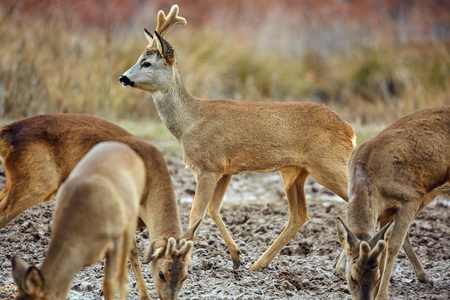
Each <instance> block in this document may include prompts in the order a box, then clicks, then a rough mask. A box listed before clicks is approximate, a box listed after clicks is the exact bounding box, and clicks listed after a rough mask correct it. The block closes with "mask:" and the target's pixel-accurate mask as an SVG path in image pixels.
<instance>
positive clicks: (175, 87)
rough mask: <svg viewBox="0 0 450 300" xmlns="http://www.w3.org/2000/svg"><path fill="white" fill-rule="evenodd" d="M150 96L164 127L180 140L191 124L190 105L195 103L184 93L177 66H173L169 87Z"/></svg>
mask: <svg viewBox="0 0 450 300" xmlns="http://www.w3.org/2000/svg"><path fill="white" fill-rule="evenodd" d="M152 95H153V100H154V101H155V104H156V109H157V110H158V114H159V116H160V118H161V120H162V121H163V123H164V125H166V127H167V129H169V131H170V132H171V133H172V134H173V135H174V136H175V137H176V138H177V139H178V140H180V138H181V136H182V135H183V132H184V130H185V129H186V128H187V127H188V126H189V125H190V124H191V123H192V119H193V116H192V111H193V109H192V108H193V107H192V105H194V103H193V102H195V101H194V98H193V97H192V96H191V95H189V93H188V92H187V91H186V89H185V87H184V84H183V80H182V78H181V74H180V71H179V69H178V67H177V66H174V75H173V77H172V81H171V83H170V85H169V86H168V87H167V88H166V89H162V90H159V91H157V92H155V93H153V94H152Z"/></svg>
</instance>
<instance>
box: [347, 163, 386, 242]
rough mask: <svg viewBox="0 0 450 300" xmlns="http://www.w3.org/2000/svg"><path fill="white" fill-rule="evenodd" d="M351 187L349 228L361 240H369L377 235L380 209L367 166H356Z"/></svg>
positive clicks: (351, 179)
mask: <svg viewBox="0 0 450 300" xmlns="http://www.w3.org/2000/svg"><path fill="white" fill-rule="evenodd" d="M349 187H350V189H349V198H350V199H349V202H348V206H347V224H348V228H349V229H350V230H351V231H352V232H353V233H355V235H356V236H357V237H358V238H359V239H361V240H369V239H370V238H371V237H372V236H374V235H375V233H376V230H377V225H378V224H377V222H378V216H379V213H378V212H379V210H380V208H379V205H378V203H377V201H376V196H375V192H376V191H375V189H374V186H373V184H372V182H371V179H370V175H369V172H368V171H367V170H366V168H365V164H360V163H358V164H357V165H356V166H355V168H354V173H353V176H351V178H350V185H349Z"/></svg>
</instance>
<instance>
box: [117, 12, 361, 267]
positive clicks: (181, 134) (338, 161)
mask: <svg viewBox="0 0 450 300" xmlns="http://www.w3.org/2000/svg"><path fill="white" fill-rule="evenodd" d="M174 11H175V14H174V13H172V12H174ZM177 13H178V7H175V6H174V7H172V10H171V14H170V15H171V16H173V15H175V16H176V14H177ZM178 18H179V17H178ZM145 33H146V36H147V39H148V40H149V43H150V44H149V45H148V46H147V48H146V50H145V51H144V53H143V54H142V55H141V57H140V58H139V59H138V62H137V63H136V65H135V66H133V67H132V68H131V69H129V70H128V71H127V72H125V73H124V75H123V76H121V78H120V81H121V83H122V84H123V85H124V86H132V87H135V88H138V89H142V90H145V91H148V92H150V93H152V95H153V99H154V101H155V103H156V107H157V109H158V113H159V115H160V117H161V119H162V121H163V122H164V124H165V125H166V126H167V128H168V129H169V130H170V131H171V132H172V134H173V135H174V136H175V137H176V138H177V139H178V140H179V141H180V144H181V148H182V155H183V159H184V161H185V163H186V167H188V168H190V169H191V170H192V171H193V172H194V174H195V176H196V180H197V190H196V193H195V198H194V202H193V206H192V210H191V216H190V222H191V224H194V223H195V222H197V221H198V220H200V219H202V218H203V216H204V214H205V212H206V208H207V207H208V210H209V214H210V216H211V218H212V219H213V220H214V222H215V223H216V225H217V227H218V228H219V231H220V233H221V235H222V237H223V238H224V240H225V242H226V244H227V247H228V249H229V251H230V254H231V257H232V260H233V262H234V267H235V268H237V267H238V266H239V265H240V260H239V250H238V247H237V245H236V244H235V242H234V241H233V239H232V238H231V236H230V234H229V233H228V230H227V229H226V227H225V224H224V223H223V221H222V219H221V217H220V215H219V210H220V206H221V203H222V198H223V196H224V194H225V191H226V188H227V187H228V184H229V182H230V180H231V176H232V175H234V174H239V173H248V172H273V171H279V172H280V173H281V176H282V179H283V183H284V187H285V189H286V195H287V199H288V203H289V207H290V216H289V223H288V225H287V227H286V228H285V230H284V231H283V232H282V233H281V235H280V237H279V238H278V239H277V240H276V241H275V242H274V244H273V245H272V246H271V247H270V248H269V249H268V250H267V251H266V252H265V253H264V255H263V256H262V257H261V258H260V259H259V260H258V261H257V262H256V263H255V264H253V265H252V266H251V269H259V268H264V267H266V266H267V265H268V264H269V263H270V262H271V261H272V260H273V259H274V257H275V256H276V255H277V253H278V252H279V251H280V250H281V249H282V247H284V245H286V243H288V242H289V240H290V239H291V238H292V237H293V236H294V235H295V234H296V233H297V231H298V230H299V229H300V227H301V226H302V225H303V224H304V222H306V220H307V218H308V215H307V207H306V199H305V193H304V183H305V180H306V177H307V176H308V175H309V174H310V175H312V176H313V177H314V178H315V179H316V180H317V181H318V182H319V183H320V184H322V185H324V186H326V187H327V188H329V189H330V190H332V191H333V192H335V193H336V194H337V195H339V196H340V197H342V198H343V199H344V200H348V196H347V183H348V175H347V164H348V160H349V157H350V154H351V152H352V150H353V148H354V146H355V135H354V133H353V130H352V128H351V126H350V125H349V124H347V123H346V122H345V121H343V120H342V119H341V118H340V117H339V116H338V115H336V114H335V113H333V112H332V111H331V110H329V109H328V108H327V107H325V106H323V105H319V104H314V103H243V102H238V101H231V100H202V99H198V98H195V97H192V96H191V95H189V93H188V92H187V91H186V89H185V88H184V85H183V82H182V79H181V72H180V70H179V67H178V63H177V60H176V57H175V54H174V50H173V49H172V47H171V46H170V45H169V44H168V43H167V41H166V40H164V39H163V38H162V37H161V36H160V33H161V31H160V30H158V28H157V30H156V32H155V37H154V38H153V37H152V36H151V35H150V34H149V33H148V31H145Z"/></svg>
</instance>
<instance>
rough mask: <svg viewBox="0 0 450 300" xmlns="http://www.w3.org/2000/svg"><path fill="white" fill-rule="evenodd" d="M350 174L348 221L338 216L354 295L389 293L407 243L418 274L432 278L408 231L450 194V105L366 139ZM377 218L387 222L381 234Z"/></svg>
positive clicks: (375, 296) (352, 161)
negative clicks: (431, 205)
mask: <svg viewBox="0 0 450 300" xmlns="http://www.w3.org/2000/svg"><path fill="white" fill-rule="evenodd" d="M349 176H350V182H349V196H350V200H349V204H348V208H347V226H346V225H344V223H343V222H342V220H338V222H337V228H338V236H339V240H340V242H341V244H342V246H343V247H344V251H345V256H346V262H345V264H346V266H345V274H346V278H347V281H348V284H349V287H350V292H351V293H352V295H353V298H354V299H378V300H382V299H383V300H384V299H387V298H388V289H389V280H390V278H391V273H392V268H393V265H394V260H395V258H396V257H397V253H398V251H399V250H400V247H401V246H402V244H403V245H404V246H403V247H404V249H405V252H406V254H407V256H408V258H409V259H410V261H411V263H412V264H413V267H414V271H415V273H416V276H417V277H418V278H419V280H421V281H423V282H428V276H427V274H426V272H425V270H424V269H423V267H422V265H421V264H420V261H419V260H418V258H417V256H416V255H415V253H414V251H413V250H412V248H411V245H410V243H409V239H408V230H409V227H410V225H411V223H412V221H413V220H414V218H415V217H416V216H417V214H418V213H419V212H420V211H421V210H422V209H423V208H425V207H426V206H427V205H428V204H429V203H430V202H431V201H432V200H433V199H434V198H435V196H437V195H445V196H450V193H448V191H449V188H448V184H449V183H450V106H443V107H436V108H430V109H424V110H420V111H417V112H414V113H412V114H410V115H407V116H405V117H403V118H401V119H399V120H397V121H396V122H394V123H393V124H392V125H390V126H389V127H387V128H386V129H385V130H383V131H382V132H381V133H379V134H378V135H377V136H375V137H373V138H372V139H370V140H369V141H367V142H365V143H363V144H361V145H360V146H359V147H358V148H357V149H356V150H355V152H354V153H353V155H352V157H351V159H350V164H349ZM391 220H392V221H391ZM389 221H391V223H389V224H387V225H386V226H384V225H385V224H386V223H388V222H389ZM377 223H380V224H381V226H384V228H383V230H381V231H380V232H379V233H378V234H376V230H377Z"/></svg>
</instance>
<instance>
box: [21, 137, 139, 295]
mask: <svg viewBox="0 0 450 300" xmlns="http://www.w3.org/2000/svg"><path fill="white" fill-rule="evenodd" d="M145 176H146V175H145V166H144V162H143V161H142V159H141V158H140V157H139V156H138V155H137V154H136V152H134V151H133V150H132V149H131V148H129V147H128V146H126V145H125V144H121V143H117V142H103V143H100V144H97V145H96V146H95V147H94V148H92V150H91V151H89V152H88V153H87V154H86V156H85V157H84V158H82V159H81V160H80V162H79V163H78V164H77V165H76V166H75V168H74V169H73V171H72V173H70V175H69V177H68V178H67V180H66V181H65V182H64V183H63V184H62V185H61V188H60V189H59V191H58V193H57V196H56V198H57V202H56V208H55V213H54V215H53V222H52V240H51V242H50V246H49V249H48V252H47V254H46V257H45V260H44V263H43V264H42V268H41V270H39V269H37V268H35V267H28V265H27V264H26V263H25V262H24V261H23V260H22V259H20V258H19V257H17V256H15V257H14V258H13V277H14V281H15V282H16V284H17V286H18V289H19V298H31V299H45V300H50V299H63V298H66V295H67V293H68V291H69V289H70V283H71V282H72V280H73V277H74V276H75V274H76V273H77V272H78V271H80V270H81V269H82V268H83V267H85V266H90V265H92V264H94V263H96V262H98V261H99V260H101V259H103V258H106V266H105V278H104V280H103V288H102V289H103V293H104V295H105V299H114V294H115V292H116V289H117V290H118V291H119V299H126V298H127V295H128V280H127V275H128V272H127V264H128V256H129V255H130V250H131V248H132V246H133V245H134V234H135V232H136V225H137V217H138V210H139V202H140V200H141V196H142V193H143V191H144V187H145ZM138 263H139V262H138Z"/></svg>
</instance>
